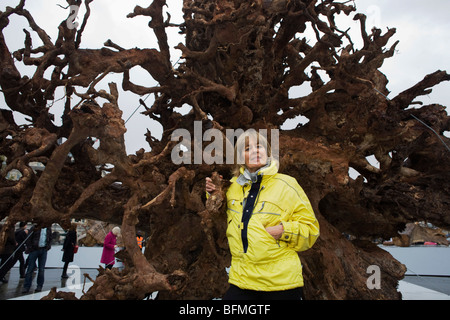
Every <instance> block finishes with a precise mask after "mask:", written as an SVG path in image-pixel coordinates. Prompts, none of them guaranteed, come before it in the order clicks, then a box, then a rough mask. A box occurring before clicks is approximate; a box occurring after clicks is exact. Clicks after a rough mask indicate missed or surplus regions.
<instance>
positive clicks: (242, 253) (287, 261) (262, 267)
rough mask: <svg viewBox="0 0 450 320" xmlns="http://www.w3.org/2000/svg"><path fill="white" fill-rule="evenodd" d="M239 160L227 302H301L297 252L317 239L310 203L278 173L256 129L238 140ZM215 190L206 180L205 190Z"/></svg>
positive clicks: (232, 190) (230, 204) (231, 194)
mask: <svg viewBox="0 0 450 320" xmlns="http://www.w3.org/2000/svg"><path fill="white" fill-rule="evenodd" d="M235 160H236V164H237V165H236V168H235V172H234V177H233V178H232V179H231V182H232V184H231V185H230V187H229V189H228V192H227V221H228V227H227V238H228V243H229V247H230V251H231V255H232V260H231V268H230V273H229V283H230V289H229V290H228V291H227V293H226V294H225V296H224V299H232V300H238V299H284V300H287V299H301V297H302V287H303V276H302V266H301V262H300V258H299V256H298V254H297V252H300V251H304V250H307V249H309V248H311V247H312V245H313V244H314V242H315V241H316V239H317V238H318V236H319V224H318V222H317V219H316V218H315V215H314V212H313V210H312V207H311V204H310V202H309V200H308V198H307V196H306V194H305V193H304V191H303V189H302V188H301V187H300V185H299V184H298V183H297V181H296V179H295V178H293V177H290V176H288V175H285V174H281V173H278V164H277V163H276V161H275V160H274V159H272V158H271V151H270V145H269V144H268V142H267V140H266V139H265V138H264V137H263V136H261V135H260V134H258V132H256V131H255V130H247V131H246V132H245V133H243V134H242V135H241V136H240V137H239V138H238V140H237V142H236V146H235ZM239 163H242V164H243V165H239ZM214 190H215V186H214V184H213V183H212V181H211V179H210V178H206V191H207V192H212V191H214Z"/></svg>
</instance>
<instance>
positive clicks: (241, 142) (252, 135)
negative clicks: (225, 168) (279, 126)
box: [232, 129, 273, 176]
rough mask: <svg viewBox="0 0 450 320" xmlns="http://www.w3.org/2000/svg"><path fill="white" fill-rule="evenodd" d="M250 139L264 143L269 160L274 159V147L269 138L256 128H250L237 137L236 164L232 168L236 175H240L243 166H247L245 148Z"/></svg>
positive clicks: (235, 148) (235, 147)
mask: <svg viewBox="0 0 450 320" xmlns="http://www.w3.org/2000/svg"><path fill="white" fill-rule="evenodd" d="M250 139H255V140H256V141H257V143H258V144H260V145H262V146H263V147H264V148H265V149H266V152H267V160H268V161H273V159H272V149H271V147H270V143H269V142H268V141H267V138H266V137H265V136H264V135H262V134H260V133H259V132H258V131H256V130H255V129H248V130H246V131H244V133H242V134H241V135H240V136H239V137H238V138H237V141H236V144H235V146H234V165H233V168H232V173H233V175H234V176H239V174H240V170H241V168H242V167H245V158H244V150H245V146H246V145H247V144H248V143H249V141H250Z"/></svg>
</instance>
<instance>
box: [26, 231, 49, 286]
mask: <svg viewBox="0 0 450 320" xmlns="http://www.w3.org/2000/svg"><path fill="white" fill-rule="evenodd" d="M30 232H33V234H32V235H31V236H30V237H29V238H28V240H27V241H26V242H25V245H26V249H25V253H28V266H27V271H26V274H25V282H24V284H23V290H22V293H28V292H29V291H30V288H31V282H32V280H33V279H32V277H33V270H34V267H35V265H36V260H37V262H38V276H37V287H36V289H35V292H40V291H42V286H43V285H44V280H45V264H46V262H47V252H48V250H50V248H51V245H52V231H51V229H50V228H40V227H36V226H33V227H32V228H31V229H30Z"/></svg>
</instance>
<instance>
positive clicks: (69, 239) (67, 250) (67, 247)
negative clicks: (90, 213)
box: [61, 224, 77, 279]
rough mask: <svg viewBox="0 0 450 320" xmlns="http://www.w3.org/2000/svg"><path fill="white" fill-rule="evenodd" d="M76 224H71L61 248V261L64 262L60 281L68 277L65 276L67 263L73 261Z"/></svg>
mask: <svg viewBox="0 0 450 320" xmlns="http://www.w3.org/2000/svg"><path fill="white" fill-rule="evenodd" d="M76 227H77V226H76V224H72V225H71V227H70V229H69V231H68V232H67V234H66V238H65V239H64V244H63V247H62V249H61V250H62V251H63V252H64V253H63V256H62V261H63V262H64V267H63V272H62V275H61V278H62V279H67V278H68V277H69V276H68V275H67V268H68V267H69V263H70V262H72V261H73V256H74V248H75V245H76V244H77V231H76Z"/></svg>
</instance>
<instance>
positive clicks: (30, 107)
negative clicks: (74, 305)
mask: <svg viewBox="0 0 450 320" xmlns="http://www.w3.org/2000/svg"><path fill="white" fill-rule="evenodd" d="M92 1H93V0H86V1H82V0H67V3H68V4H69V5H77V6H82V5H83V6H85V8H86V14H85V15H84V18H83V19H82V23H81V24H80V26H79V28H69V27H68V26H70V25H69V24H68V23H67V22H68V21H62V22H61V24H60V25H59V33H58V37H57V39H54V40H53V41H52V40H51V39H50V37H49V36H48V35H47V34H46V31H45V30H43V29H41V28H40V27H39V26H38V25H37V24H36V22H35V21H34V19H33V17H32V16H31V14H30V13H29V11H27V9H26V6H25V1H24V0H22V1H20V3H18V5H17V7H15V8H12V7H7V8H6V9H5V11H4V12H0V30H1V31H2V32H1V34H0V65H1V68H0V72H1V73H0V86H1V89H2V93H3V95H4V98H5V102H6V104H7V106H2V109H1V114H0V154H1V155H3V156H5V157H6V159H7V160H6V167H5V168H3V171H2V178H1V182H0V195H1V200H0V214H1V216H0V218H2V219H3V218H5V217H7V219H6V227H5V228H4V230H3V233H2V237H3V239H4V237H5V230H6V229H7V228H12V227H13V226H14V224H15V223H16V222H17V221H33V222H35V223H37V224H39V225H50V224H52V223H59V224H60V225H61V226H62V227H68V224H69V223H70V221H71V219H73V218H91V219H96V220H101V221H107V222H110V223H116V224H120V225H121V227H122V236H123V240H124V244H125V247H126V250H125V252H122V258H123V259H124V262H125V266H126V267H125V269H124V270H123V271H121V272H119V271H117V270H114V271H109V270H108V271H102V272H101V275H99V276H98V277H97V278H96V281H95V283H94V285H93V287H92V288H91V289H90V290H89V291H88V292H86V294H85V295H84V296H83V298H84V299H142V298H143V297H144V296H145V295H146V294H148V293H151V292H155V291H159V298H161V299H210V298H214V297H220V296H221V295H222V294H223V293H224V292H225V290H226V288H227V274H226V271H225V268H226V267H227V266H228V265H229V263H230V257H229V252H228V247H227V241H226V237H225V228H226V222H225V219H224V216H225V212H224V204H225V201H224V197H223V196H224V195H223V192H224V190H225V189H226V186H223V188H221V189H220V190H218V191H216V194H213V196H212V197H210V198H209V199H208V201H206V199H205V192H204V179H205V177H207V176H211V175H212V174H213V173H214V177H215V179H217V180H216V181H217V183H219V178H218V174H220V175H222V176H223V177H224V178H225V180H226V178H229V177H230V171H229V167H228V166H227V165H225V164H218V163H217V164H212V165H210V164H208V165H207V164H206V163H203V164H181V165H176V164H174V163H173V162H172V161H171V153H172V151H173V148H174V147H175V146H176V144H177V143H178V141H172V139H171V134H172V133H173V132H174V130H176V129H179V128H184V129H187V130H189V132H191V133H192V136H194V135H193V130H194V121H202V128H203V130H207V129H209V128H216V129H219V130H221V131H222V132H225V130H226V129H228V128H231V129H237V128H242V129H247V128H255V129H279V128H280V126H281V125H282V124H283V123H284V122H285V121H286V120H287V119H293V118H296V117H298V116H304V117H306V118H308V119H309V122H307V123H306V124H304V125H298V126H297V127H296V128H295V129H292V130H285V131H283V130H281V131H280V140H279V142H280V143H279V146H280V151H279V154H280V163H281V168H280V170H281V172H285V173H288V174H290V175H292V176H294V177H295V178H297V180H298V181H299V183H300V184H301V185H302V187H303V188H304V190H305V191H306V193H307V195H308V196H309V198H310V200H311V203H312V205H313V208H314V210H315V213H316V215H317V217H318V219H319V222H320V226H321V236H320V238H319V240H318V241H317V243H316V245H315V246H314V247H313V248H312V249H311V250H309V251H306V252H305V253H302V254H301V259H302V263H303V266H304V268H303V269H304V276H305V282H306V286H305V289H304V290H305V296H306V297H307V298H308V299H398V298H400V297H401V294H400V293H399V292H398V291H397V289H396V287H397V284H398V281H399V280H400V279H401V278H402V277H403V275H404V272H405V267H404V266H403V265H402V264H400V263H399V262H398V261H396V260H395V259H393V257H392V256H390V255H389V254H388V253H387V252H385V251H383V250H381V249H380V248H378V247H377V246H376V245H374V244H373V243H372V242H371V241H369V240H370V239H373V238H390V237H392V236H395V235H397V232H398V231H401V230H402V229H403V228H404V226H405V223H407V222H413V221H422V220H426V221H429V222H431V223H433V224H435V225H436V226H440V227H443V228H448V227H449V226H450V196H449V195H450V185H449V181H450V162H449V161H448V160H449V155H450V152H449V150H448V147H446V145H445V144H447V145H449V139H447V138H446V137H445V136H443V132H444V131H448V130H449V128H450V118H449V116H448V115H447V113H446V111H445V107H443V106H441V105H436V104H433V105H425V106H419V107H416V108H408V107H409V106H410V105H412V104H417V101H415V100H416V98H417V97H419V96H421V95H424V94H427V93H429V92H430V91H431V88H432V87H433V86H435V85H437V84H439V83H441V82H443V81H448V80H450V76H449V75H448V74H447V73H446V72H445V71H437V72H435V73H432V74H430V75H427V76H426V77H425V78H424V79H423V80H422V81H421V82H419V83H418V84H417V85H415V86H413V87H412V88H410V89H407V90H405V91H404V92H402V93H400V94H399V95H398V96H396V97H394V98H393V99H390V100H389V99H386V97H385V96H387V95H388V93H389V91H388V90H387V83H388V80H387V79H386V77H385V75H383V74H382V73H381V72H380V71H379V70H378V69H379V68H380V67H381V66H382V64H383V61H384V59H387V58H390V57H392V56H393V55H394V52H395V48H396V45H397V42H396V43H394V44H393V45H390V47H388V46H387V45H388V42H389V40H390V38H391V37H392V36H393V35H394V34H395V29H388V30H387V31H386V32H384V33H383V31H381V30H379V29H377V28H374V29H372V30H371V32H370V33H368V32H367V30H366V25H365V20H366V17H365V16H364V15H363V14H356V9H355V8H354V7H353V6H351V5H348V4H347V2H345V3H340V2H337V1H331V0H329V1H328V0H327V1H325V0H323V1H317V0H273V1H271V0H216V1H213V0H184V1H183V14H184V15H183V18H184V22H183V23H182V24H181V25H178V26H175V25H174V24H173V23H171V22H170V16H169V15H165V14H164V13H163V9H164V7H165V6H166V1H165V0H154V1H153V2H151V1H149V7H148V8H142V7H139V6H136V7H135V9H134V12H132V13H129V14H128V17H129V18H133V17H135V16H147V17H148V18H149V21H150V22H149V28H150V29H149V36H150V34H151V31H153V33H154V35H155V36H156V39H157V41H158V46H159V48H157V49H156V48H151V49H148V48H146V49H139V48H133V49H125V48H122V47H120V44H116V43H113V42H112V41H107V42H105V46H104V47H103V48H100V49H81V48H80V44H81V39H82V33H83V31H84V30H85V29H86V28H89V22H90V21H88V18H89V13H90V3H91V2H92ZM180 1H181V0H180ZM150 2H151V3H150ZM169 9H170V8H169ZM124 14H126V13H124ZM338 14H341V15H347V16H349V17H348V18H349V19H351V17H353V19H354V20H357V21H359V24H360V26H361V32H360V33H361V37H362V40H363V44H362V45H361V46H362V47H361V48H357V47H356V45H354V43H353V42H352V39H351V38H350V36H349V34H348V32H347V30H340V29H339V26H337V25H336V24H335V17H336V15H338ZM13 15H18V16H21V17H23V19H26V20H27V21H28V23H29V27H30V29H29V31H27V30H24V32H25V34H24V48H23V49H20V50H17V51H15V52H11V51H10V50H9V48H8V46H7V42H6V39H5V38H4V30H5V28H6V27H7V26H8V23H9V19H10V17H11V16H13ZM69 17H70V15H69ZM69 22H70V21H69ZM169 27H171V28H173V27H178V28H179V29H180V32H182V33H183V34H184V35H185V42H184V43H180V44H179V45H178V46H177V49H179V50H181V52H182V58H184V59H183V60H182V62H181V63H179V65H177V66H176V68H175V67H172V64H171V60H170V58H171V57H170V50H169V45H168V40H167V33H166V28H169ZM307 30H312V31H313V34H314V36H313V37H312V38H311V37H310V38H309V39H307V38H305V37H306V34H305V31H307ZM31 33H34V34H36V35H37V36H38V38H39V39H40V41H41V43H40V44H36V43H32V42H33V41H32V37H31ZM105 40H106V39H105ZM34 42H36V41H34ZM424 59H426V57H424ZM19 62H23V63H24V64H25V65H28V66H34V67H35V71H34V74H33V75H32V76H31V77H28V76H25V75H22V74H21V73H20V72H19V69H18V68H17V66H16V63H19ZM136 66H140V67H142V68H143V69H144V70H146V71H147V72H148V76H149V77H152V78H153V79H155V80H156V81H157V82H158V85H157V86H155V87H144V86H141V85H137V84H135V83H133V79H131V78H130V70H131V69H132V68H134V67H136ZM46 71H47V74H49V73H50V74H51V76H47V77H46V76H45V73H46ZM110 73H121V74H123V81H122V83H121V86H122V88H123V90H128V91H131V92H133V93H135V94H136V100H138V99H139V96H143V95H147V94H149V93H152V94H154V96H155V101H154V103H153V104H152V105H151V106H145V108H146V109H145V111H144V112H143V114H144V115H146V116H148V117H149V119H150V118H151V119H153V120H156V121H158V122H159V123H160V124H161V125H162V128H163V134H162V137H161V138H160V139H156V138H155V137H154V136H153V135H152V131H151V128H150V130H149V131H148V133H147V135H146V140H147V142H148V144H149V146H150V147H151V151H150V152H145V151H144V150H143V149H141V150H138V151H136V153H135V154H132V155H127V153H126V150H125V144H124V133H125V131H126V127H125V123H124V121H123V120H122V111H121V108H120V107H121V106H120V105H119V104H118V96H119V92H120V91H119V89H118V87H117V84H115V83H110V85H109V90H98V89H96V85H97V84H98V82H99V81H100V80H102V79H103V78H105V77H107V75H108V74H110ZM302 85H303V86H310V88H311V93H310V94H307V95H305V96H302V97H299V98H289V90H290V89H291V88H293V87H295V86H302ZM57 88H65V93H66V94H65V97H64V103H65V105H64V112H63V115H62V125H61V126H57V125H55V124H54V121H53V120H54V119H53V115H52V114H51V112H50V111H51V108H50V107H49V106H51V105H52V103H53V101H54V100H55V90H56V89H57ZM75 98H76V99H75ZM99 98H103V99H106V101H107V102H105V103H103V104H102V105H100V104H99V103H97V102H96V100H99ZM75 101H76V102H75ZM102 101H104V100H102ZM183 105H188V106H191V108H192V109H191V112H189V113H188V114H184V115H182V114H180V113H178V112H176V110H175V108H178V107H181V106H183ZM12 111H14V112H17V113H21V114H23V115H25V116H26V117H27V119H28V120H29V123H28V124H18V123H16V122H15V120H14V117H13V113H12ZM417 119H420V121H421V122H419V121H418V120H417ZM424 124H426V125H427V126H428V127H426V126H425V125H424ZM430 128H431V129H433V130H434V131H435V133H436V134H435V133H433V131H432V130H430ZM94 139H98V140H99V141H100V145H99V146H98V147H96V146H94V145H93V140H94ZM372 155H373V156H375V157H376V159H377V160H378V161H379V163H380V166H379V167H375V166H372V165H371V164H370V163H369V162H368V161H367V157H368V156H372ZM30 162H41V163H42V164H44V165H45V169H44V170H43V171H37V172H34V171H33V170H32V168H31V167H30ZM106 164H109V166H110V169H109V171H108V174H106V175H104V174H103V175H102V171H103V172H104V169H105V166H106ZM111 165H112V168H111ZM350 167H351V168H354V169H355V170H357V171H358V172H359V173H360V174H361V175H360V176H359V177H358V178H356V179H353V178H352V177H350V176H349V168H350ZM12 169H17V170H19V171H20V172H21V174H22V177H21V178H20V179H19V180H18V181H10V180H7V179H6V178H5V176H6V174H7V173H8V172H10V171H11V170H12ZM137 228H139V229H141V230H145V231H146V232H148V234H150V238H149V242H148V250H146V253H145V256H144V255H143V254H142V253H141V251H140V250H139V249H138V246H137V244H136V239H135V233H136V229H137ZM345 235H351V236H352V239H355V240H352V241H350V240H348V238H347V237H346V236H345ZM371 265H375V266H378V267H379V268H380V270H381V273H380V274H381V288H380V289H373V290H371V289H370V288H369V287H368V286H367V283H366V282H367V279H368V277H369V276H370V273H367V272H368V270H370V268H369V266H371ZM368 268H369V269H368Z"/></svg>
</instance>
